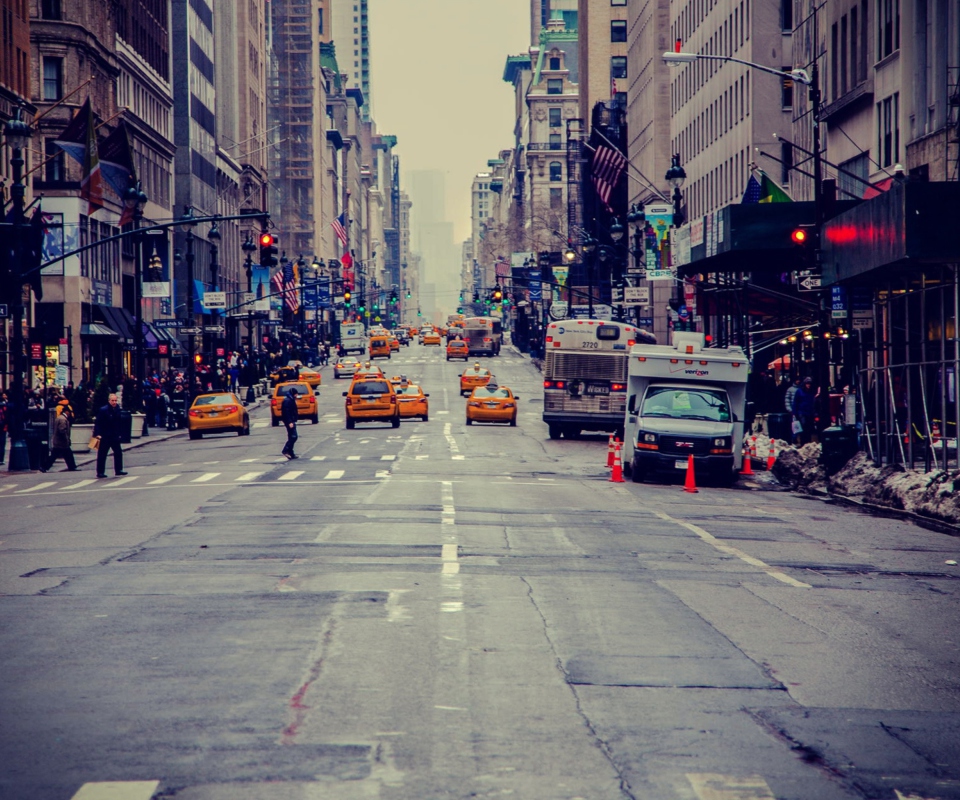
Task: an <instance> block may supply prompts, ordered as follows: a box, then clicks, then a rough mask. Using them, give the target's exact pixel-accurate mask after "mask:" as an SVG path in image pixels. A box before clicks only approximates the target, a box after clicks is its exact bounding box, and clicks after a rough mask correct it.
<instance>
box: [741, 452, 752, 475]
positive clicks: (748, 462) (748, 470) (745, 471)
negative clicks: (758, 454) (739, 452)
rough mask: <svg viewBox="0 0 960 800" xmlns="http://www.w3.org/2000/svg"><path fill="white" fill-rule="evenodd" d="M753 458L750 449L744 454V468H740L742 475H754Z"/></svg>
mask: <svg viewBox="0 0 960 800" xmlns="http://www.w3.org/2000/svg"><path fill="white" fill-rule="evenodd" d="M752 462H753V459H752V458H751V456H750V451H749V450H748V451H747V452H746V453H744V454H743V468H742V469H741V470H740V474H741V475H753V463H752Z"/></svg>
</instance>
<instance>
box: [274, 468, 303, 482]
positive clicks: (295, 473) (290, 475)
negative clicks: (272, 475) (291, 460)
mask: <svg viewBox="0 0 960 800" xmlns="http://www.w3.org/2000/svg"><path fill="white" fill-rule="evenodd" d="M301 475H303V470H302V469H292V470H290V471H289V472H284V473H283V475H281V476H280V477H279V478H277V480H278V481H295V480H296V479H297V478H299V477H300V476H301Z"/></svg>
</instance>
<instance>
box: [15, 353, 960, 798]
mask: <svg viewBox="0 0 960 800" xmlns="http://www.w3.org/2000/svg"><path fill="white" fill-rule="evenodd" d="M483 361H484V363H486V364H488V365H490V366H491V367H492V368H493V370H494V372H495V373H496V375H497V377H498V379H499V381H500V383H502V384H505V385H509V386H511V387H512V388H513V389H514V390H515V391H516V392H517V393H519V394H520V396H521V403H520V415H519V422H518V427H516V428H510V427H507V426H492V425H473V426H471V427H469V428H468V427H466V426H465V425H464V400H463V399H461V398H460V396H459V395H458V392H457V388H458V387H457V375H458V373H459V372H460V370H461V368H462V364H461V363H460V362H453V363H446V362H445V361H444V360H443V356H442V352H441V351H439V350H438V349H437V348H425V347H421V346H418V345H416V344H414V345H412V346H410V347H409V348H404V349H403V350H402V351H401V353H400V354H399V355H395V356H394V358H393V359H392V360H391V361H390V362H381V363H382V365H383V366H384V369H385V371H386V372H387V373H388V374H397V373H405V374H407V375H409V376H410V377H411V378H412V379H414V380H418V381H420V382H421V383H422V385H423V386H424V388H425V390H426V391H428V392H429V393H430V403H431V408H430V421H429V422H427V423H424V422H421V421H419V420H417V421H405V422H404V423H403V424H402V426H401V428H400V429H399V430H395V429H393V428H391V427H390V426H389V425H380V424H368V425H360V426H358V427H357V428H356V429H355V430H352V431H347V430H345V428H344V422H343V398H342V397H341V394H340V393H341V391H343V390H344V389H345V388H346V381H335V380H334V379H333V376H332V370H331V369H329V368H328V369H324V370H323V381H324V383H323V386H322V387H321V396H320V409H321V412H320V413H321V418H320V424H319V425H310V424H309V423H304V424H302V425H301V427H300V441H299V443H298V452H299V454H300V456H301V457H300V459H299V460H296V461H290V462H288V461H287V460H286V459H283V458H281V457H280V448H281V446H282V444H283V440H284V435H283V433H282V431H281V429H278V428H271V427H270V426H269V422H268V417H267V410H266V409H265V408H259V409H257V410H256V411H255V412H254V413H253V420H254V429H253V431H252V435H251V436H250V437H243V438H241V437H236V436H228V435H224V436H211V437H208V438H205V439H203V440H201V441H189V440H188V439H187V437H186V435H185V434H180V435H177V436H174V437H173V438H169V439H163V440H161V438H160V437H157V438H156V439H155V440H152V441H150V442H149V443H148V444H145V445H144V446H142V447H137V448H133V449H130V450H129V451H128V452H127V454H126V459H125V468H126V469H127V470H128V471H129V473H130V474H129V475H128V476H127V477H126V478H123V479H116V478H111V479H108V480H100V481H97V480H95V479H94V478H93V472H94V470H93V466H92V464H88V465H87V466H86V467H85V468H84V471H81V472H79V473H69V474H68V473H60V472H51V473H48V474H39V473H26V474H24V473H16V474H9V473H6V472H4V473H2V475H0V798H3V800H8V799H9V800H70V798H77V800H148V798H151V797H153V798H173V797H176V798H177V800H228V799H229V800H318V799H320V798H323V800H346V799H348V798H349V799H350V800H353V798H363V799H364V800H367V799H369V798H377V799H378V800H424V799H426V798H438V799H439V798H487V797H515V798H523V800H574V799H575V798H581V799H582V800H614V799H615V798H616V799H617V800H622V799H624V798H637V799H638V800H639V799H640V798H643V799H644V800H649V799H654V800H659V799H660V798H663V799H664V800H674V799H676V800H747V799H748V798H749V799H750V800H762V799H763V798H778V799H779V800H788V799H791V800H792V799H795V800H801V799H803V800H806V799H807V798H817V800H841V798H891V800H892V799H893V798H897V799H898V800H900V799H903V798H911V800H915V799H916V798H940V799H941V800H943V799H945V798H960V611H958V599H960V597H958V586H960V583H958V578H960V571H958V570H960V568H958V567H956V566H950V565H947V564H946V563H945V562H946V561H947V560H950V559H957V558H958V552H960V541H958V540H957V539H956V538H953V537H950V536H947V535H945V534H942V533H935V532H931V531H927V530H924V529H921V528H919V527H916V526H914V525H912V524H910V523H909V522H903V521H897V520H893V519H881V518H875V517H871V516H867V515H863V514H859V513H856V512H854V511H851V510H849V509H846V508H842V507H838V506H836V505H831V504H829V503H826V502H824V501H822V500H817V499H812V498H807V497H800V496H795V495H793V494H791V493H788V492H783V491H779V490H777V489H776V487H774V486H773V485H772V484H771V483H770V482H769V481H768V478H767V476H766V475H759V476H758V477H757V478H756V479H755V480H753V481H750V482H749V483H741V484H740V485H738V486H736V487H734V488H731V489H721V488H709V487H701V491H700V492H699V493H697V494H690V493H685V492H683V491H682V489H681V485H680V481H679V479H678V480H677V481H675V482H674V483H672V484H667V485H662V484H653V483H647V484H643V485H635V484H632V483H613V482H610V481H609V471H608V470H607V469H606V439H605V437H603V436H597V437H592V438H591V437H586V438H584V439H582V440H578V441H571V440H566V439H563V440H558V441H551V440H549V438H548V437H547V430H546V426H545V425H544V424H543V423H542V422H541V420H540V412H541V409H542V391H541V389H540V376H539V374H538V373H537V372H536V370H535V369H534V368H533V366H532V365H531V364H530V362H529V360H527V359H525V358H522V357H521V356H519V355H518V354H517V353H515V352H513V351H510V350H508V349H504V351H503V353H502V355H501V356H500V357H499V358H496V359H484V360H483Z"/></svg>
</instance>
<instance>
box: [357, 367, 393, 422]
mask: <svg viewBox="0 0 960 800" xmlns="http://www.w3.org/2000/svg"><path fill="white" fill-rule="evenodd" d="M343 396H344V397H345V398H347V399H346V402H345V403H344V408H345V412H346V426H347V429H348V430H352V429H353V428H354V426H355V425H356V424H357V423H358V422H389V423H390V424H391V425H392V426H393V427H394V428H399V427H400V408H399V405H398V403H397V393H396V391H395V390H394V388H393V386H392V385H391V383H390V381H388V380H387V379H386V378H384V377H383V375H382V374H380V375H367V376H362V377H356V378H354V379H353V382H352V383H351V384H350V388H349V389H348V390H347V391H346V392H344V393H343Z"/></svg>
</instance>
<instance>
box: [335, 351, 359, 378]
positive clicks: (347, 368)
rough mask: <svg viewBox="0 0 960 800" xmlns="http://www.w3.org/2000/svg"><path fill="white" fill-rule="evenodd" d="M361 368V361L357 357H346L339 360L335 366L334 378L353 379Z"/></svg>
mask: <svg viewBox="0 0 960 800" xmlns="http://www.w3.org/2000/svg"><path fill="white" fill-rule="evenodd" d="M359 367H360V361H359V359H357V358H356V357H355V356H344V357H343V358H338V359H337V363H336V364H334V365H333V377H334V378H352V377H353V376H354V375H355V374H356V372H357V369H358V368H359Z"/></svg>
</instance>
